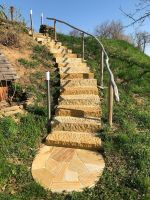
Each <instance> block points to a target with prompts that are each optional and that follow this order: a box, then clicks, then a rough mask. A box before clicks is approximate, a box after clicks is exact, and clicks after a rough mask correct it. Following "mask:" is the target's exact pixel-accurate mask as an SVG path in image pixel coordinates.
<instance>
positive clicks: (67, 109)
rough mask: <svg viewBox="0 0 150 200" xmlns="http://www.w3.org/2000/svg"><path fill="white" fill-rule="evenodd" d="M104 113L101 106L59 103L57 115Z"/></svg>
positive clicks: (72, 115)
mask: <svg viewBox="0 0 150 200" xmlns="http://www.w3.org/2000/svg"><path fill="white" fill-rule="evenodd" d="M101 114H102V111H101V108H100V106H91V105H90V106H84V105H58V107H57V109H56V115H57V116H71V117H97V118H98V117H100V116H101Z"/></svg>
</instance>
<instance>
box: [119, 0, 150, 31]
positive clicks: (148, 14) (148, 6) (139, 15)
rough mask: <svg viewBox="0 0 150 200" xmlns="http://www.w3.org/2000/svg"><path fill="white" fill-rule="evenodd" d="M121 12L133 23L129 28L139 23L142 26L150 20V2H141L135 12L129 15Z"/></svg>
mask: <svg viewBox="0 0 150 200" xmlns="http://www.w3.org/2000/svg"><path fill="white" fill-rule="evenodd" d="M120 10H121V11H122V12H123V13H124V14H125V16H127V17H128V18H130V19H131V23H130V24H129V25H127V27H128V26H131V25H134V24H137V23H139V24H142V23H143V22H144V21H145V20H146V19H150V0H139V2H138V4H136V5H135V10H134V11H133V12H130V13H128V12H126V11H124V10H122V9H120Z"/></svg>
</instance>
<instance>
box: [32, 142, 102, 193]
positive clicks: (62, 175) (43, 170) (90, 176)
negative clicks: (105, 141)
mask: <svg viewBox="0 0 150 200" xmlns="http://www.w3.org/2000/svg"><path fill="white" fill-rule="evenodd" d="M104 166H105V164H104V160H103V157H102V155H101V154H100V153H98V152H94V151H90V150H83V149H74V148H65V147H53V146H46V145H44V146H43V147H41V148H40V150H39V153H38V154H37V156H36V157H35V159H34V161H33V164H32V175H33V178H34V179H35V180H36V181H37V182H38V183H39V184H41V185H42V186H43V187H44V188H46V189H50V190H51V191H52V192H63V191H64V190H65V191H67V192H71V191H82V190H83V188H85V187H92V186H94V185H95V183H96V182H97V181H98V180H99V177H100V176H101V174H102V172H103V169H104Z"/></svg>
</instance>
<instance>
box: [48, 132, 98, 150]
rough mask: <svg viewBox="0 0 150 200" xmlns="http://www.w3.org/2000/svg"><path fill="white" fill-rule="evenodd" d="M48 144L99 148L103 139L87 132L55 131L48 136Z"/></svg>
mask: <svg viewBox="0 0 150 200" xmlns="http://www.w3.org/2000/svg"><path fill="white" fill-rule="evenodd" d="M46 145H54V146H62V147H63V146H64V147H72V148H84V149H92V150H98V149H100V148H101V146H102V145H101V139H100V138H98V137H96V136H94V135H92V134H91V133H86V132H70V131H53V132H52V133H50V134H49V135H48V136H47V138H46Z"/></svg>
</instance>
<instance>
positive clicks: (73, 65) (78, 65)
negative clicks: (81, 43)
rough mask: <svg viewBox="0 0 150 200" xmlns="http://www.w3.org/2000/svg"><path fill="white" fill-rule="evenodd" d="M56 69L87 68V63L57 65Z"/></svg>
mask: <svg viewBox="0 0 150 200" xmlns="http://www.w3.org/2000/svg"><path fill="white" fill-rule="evenodd" d="M57 65H58V67H78V68H81V67H87V63H79V62H77V63H74V62H71V63H57Z"/></svg>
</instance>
